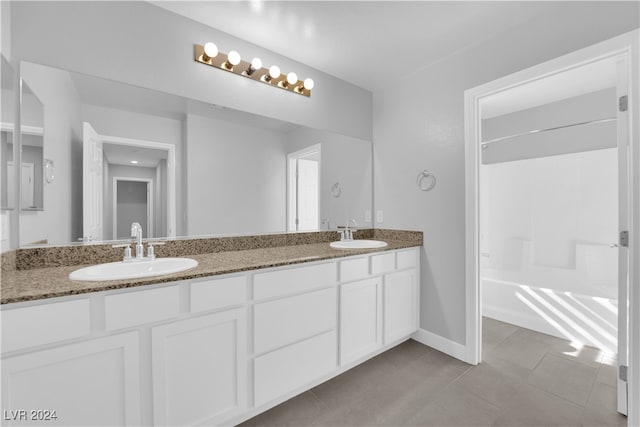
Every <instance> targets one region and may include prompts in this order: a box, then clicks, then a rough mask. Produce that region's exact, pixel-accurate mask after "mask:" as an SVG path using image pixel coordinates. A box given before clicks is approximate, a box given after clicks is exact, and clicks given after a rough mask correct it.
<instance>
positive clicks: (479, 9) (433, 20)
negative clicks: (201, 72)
mask: <svg viewBox="0 0 640 427" xmlns="http://www.w3.org/2000/svg"><path fill="white" fill-rule="evenodd" d="M152 3H153V4H155V5H157V6H158V7H161V8H164V9H167V10H169V11H172V12H174V13H177V14H180V15H183V16H185V17H188V18H191V19H193V20H195V21H198V22H201V23H203V24H206V25H209V26H211V27H213V28H216V29H218V30H221V31H224V32H226V33H229V34H231V35H233V36H235V37H238V38H240V39H243V40H246V41H249V42H251V43H254V44H256V45H259V46H262V47H264V48H267V49H269V50H272V51H274V52H277V53H279V54H281V55H283V56H286V57H289V58H291V59H293V60H296V61H298V62H301V63H304V64H306V65H309V66H311V67H313V68H316V69H318V70H321V71H324V72H326V73H328V74H331V75H333V76H336V77H338V78H340V79H342V80H345V81H348V82H350V83H353V84H355V85H356V86H360V87H362V88H365V89H368V90H371V91H374V90H375V89H376V87H377V86H378V85H379V84H381V82H384V81H385V79H387V78H388V75H389V70H390V69H392V68H393V67H394V65H395V64H398V63H401V64H410V65H409V66H406V65H405V66H404V67H403V68H404V69H405V70H406V71H407V72H411V71H412V70H414V69H416V68H420V67H424V66H428V65H429V64H432V63H435V62H438V61H440V60H442V59H443V58H445V57H447V56H448V55H451V54H452V53H454V52H456V51H459V50H462V49H465V48H469V47H471V46H473V45H476V44H478V43H480V42H482V41H483V40H486V39H488V38H491V37H493V36H495V35H497V34H500V33H502V32H504V31H506V30H507V29H508V28H510V27H513V26H518V25H520V24H522V23H523V22H526V21H528V20H530V19H532V18H534V17H536V16H537V15H539V14H542V13H551V12H553V11H554V10H556V8H558V7H561V6H562V4H563V3H565V2H557V1H555V2H554V1H466V2H465V1H265V0H251V1H152ZM240 53H242V52H240ZM381 57H384V58H391V59H390V60H387V61H380V58H381ZM394 72H397V71H394Z"/></svg>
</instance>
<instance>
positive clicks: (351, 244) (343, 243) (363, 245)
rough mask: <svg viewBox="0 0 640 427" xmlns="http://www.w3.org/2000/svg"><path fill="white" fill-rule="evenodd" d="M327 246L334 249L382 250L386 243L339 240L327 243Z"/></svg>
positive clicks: (379, 241)
mask: <svg viewBox="0 0 640 427" xmlns="http://www.w3.org/2000/svg"><path fill="white" fill-rule="evenodd" d="M329 246H331V247H332V248H336V249H372V248H384V247H385V246H387V242H383V241H381V240H340V241H338V242H331V243H329Z"/></svg>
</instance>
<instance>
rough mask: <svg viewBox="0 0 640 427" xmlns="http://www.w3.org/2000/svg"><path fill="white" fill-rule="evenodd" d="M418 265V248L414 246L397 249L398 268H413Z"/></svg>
mask: <svg viewBox="0 0 640 427" xmlns="http://www.w3.org/2000/svg"><path fill="white" fill-rule="evenodd" d="M417 265H418V250H417V249H415V248H412V249H409V250H406V251H398V270H402V269H405V268H413V267H416V266H417Z"/></svg>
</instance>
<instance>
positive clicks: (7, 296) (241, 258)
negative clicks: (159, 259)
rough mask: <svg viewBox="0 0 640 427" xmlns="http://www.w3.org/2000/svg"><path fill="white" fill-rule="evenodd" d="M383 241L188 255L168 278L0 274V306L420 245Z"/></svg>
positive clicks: (49, 271) (41, 271) (52, 270)
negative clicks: (188, 263) (367, 245)
mask: <svg viewBox="0 0 640 427" xmlns="http://www.w3.org/2000/svg"><path fill="white" fill-rule="evenodd" d="M376 237H377V236H376ZM385 241H386V242H387V243H388V246H386V247H384V248H377V249H355V250H354V249H349V250H344V249H333V248H331V247H330V246H329V243H326V242H322V243H313V244H303V245H294V246H280V247H271V248H260V249H248V250H240V251H226V252H216V253H208V254H198V255H190V256H189V257H190V258H193V259H195V260H196V261H198V266H197V267H196V268H194V269H191V270H187V271H183V272H180V273H175V274H171V275H166V276H156V277H149V278H144V279H129V280H118V281H104V282H85V281H72V280H70V279H69V273H71V272H72V271H74V270H77V269H78V268H81V267H82V265H73V266H63V267H47V268H38V269H28V270H14V271H3V272H2V282H1V287H0V294H1V296H0V304H10V303H17V302H24V301H33V300H39V299H46V298H56V297H63V296H69V295H79V294H86V293H92V292H101V291H107V290H112V289H123V288H132V287H139V286H147V285H154V284H161V283H167V282H174V281H181V280H191V279H198V278H205V277H210V276H216V275H222V274H231V273H239V272H245V271H251V270H257V269H262V268H270V267H280V266H286V265H294V264H301V263H306V262H315V261H322V260H327V259H333V258H343V257H348V256H353V255H362V254H369V253H376V252H385V251H389V250H394V249H402V248H410V247H416V246H421V245H422V242H421V241H420V242H418V241H416V240H415V239H411V240H389V239H385Z"/></svg>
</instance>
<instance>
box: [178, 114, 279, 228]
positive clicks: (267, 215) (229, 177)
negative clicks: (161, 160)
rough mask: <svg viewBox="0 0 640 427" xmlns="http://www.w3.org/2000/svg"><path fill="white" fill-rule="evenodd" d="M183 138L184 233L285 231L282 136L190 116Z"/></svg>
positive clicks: (258, 129) (275, 132) (262, 130)
mask: <svg viewBox="0 0 640 427" xmlns="http://www.w3.org/2000/svg"><path fill="white" fill-rule="evenodd" d="M186 134H187V137H186V150H185V151H186V156H185V157H186V161H187V164H188V167H187V168H185V169H186V174H187V177H186V182H187V225H188V227H187V230H186V231H187V234H188V235H190V236H192V235H202V234H256V233H267V232H275V231H277V230H280V231H285V230H286V206H287V205H286V170H287V168H286V150H285V147H286V142H287V136H286V134H284V133H282V132H277V131H272V130H267V129H262V128H255V127H251V126H244V125H242V124H239V123H232V122H228V121H222V120H216V119H208V118H205V117H200V116H197V115H191V114H190V115H188V116H187V120H186ZM229 159H234V161H233V162H230V161H229Z"/></svg>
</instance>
